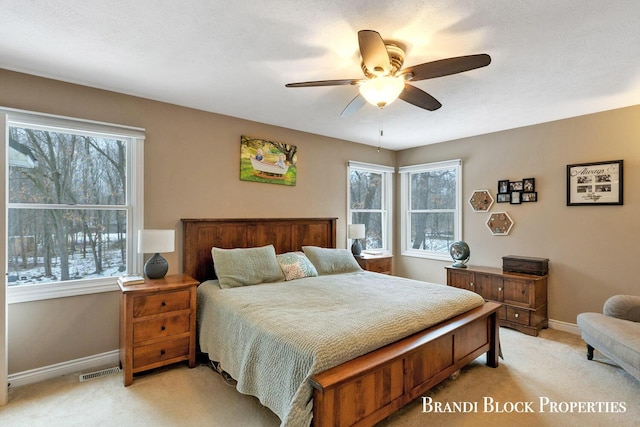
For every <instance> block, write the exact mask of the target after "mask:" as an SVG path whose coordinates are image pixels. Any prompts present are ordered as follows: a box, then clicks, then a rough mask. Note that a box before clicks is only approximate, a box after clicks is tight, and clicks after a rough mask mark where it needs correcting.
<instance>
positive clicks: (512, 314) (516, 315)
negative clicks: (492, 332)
mask: <svg viewBox="0 0 640 427" xmlns="http://www.w3.org/2000/svg"><path fill="white" fill-rule="evenodd" d="M530 316H531V312H530V311H529V310H524V309H521V308H516V307H510V306H507V317H506V319H505V320H507V321H509V322H515V323H520V324H521V325H529V322H530Z"/></svg>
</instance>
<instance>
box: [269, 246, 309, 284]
mask: <svg viewBox="0 0 640 427" xmlns="http://www.w3.org/2000/svg"><path fill="white" fill-rule="evenodd" d="M276 258H277V259H278V264H280V268H281V269H282V272H283V273H284V280H294V279H302V278H305V277H315V276H317V275H318V272H317V271H316V268H315V267H314V266H313V264H312V263H311V261H309V258H307V257H306V256H305V255H304V253H302V252H287V253H284V254H280V255H278V256H277V257H276Z"/></svg>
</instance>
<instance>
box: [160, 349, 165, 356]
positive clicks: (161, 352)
mask: <svg viewBox="0 0 640 427" xmlns="http://www.w3.org/2000/svg"><path fill="white" fill-rule="evenodd" d="M165 353H166V351H164V348H163V349H162V350H160V354H162V355H163V356H164V354H165Z"/></svg>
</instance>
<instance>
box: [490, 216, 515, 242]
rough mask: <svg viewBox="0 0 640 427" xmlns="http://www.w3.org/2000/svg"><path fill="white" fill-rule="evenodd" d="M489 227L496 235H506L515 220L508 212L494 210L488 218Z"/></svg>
mask: <svg viewBox="0 0 640 427" xmlns="http://www.w3.org/2000/svg"><path fill="white" fill-rule="evenodd" d="M487 227H489V230H491V234H493V235H494V236H506V235H507V234H509V231H511V227H513V220H512V219H511V217H510V216H509V214H508V213H506V212H494V213H492V214H491V216H490V217H489V220H487Z"/></svg>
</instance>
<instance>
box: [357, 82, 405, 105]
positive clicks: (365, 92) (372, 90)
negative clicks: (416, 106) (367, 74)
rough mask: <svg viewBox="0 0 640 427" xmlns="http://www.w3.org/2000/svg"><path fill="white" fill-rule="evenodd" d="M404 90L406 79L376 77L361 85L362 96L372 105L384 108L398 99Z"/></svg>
mask: <svg viewBox="0 0 640 427" xmlns="http://www.w3.org/2000/svg"><path fill="white" fill-rule="evenodd" d="M403 89H404V78H402V77H393V76H381V77H374V78H372V79H369V80H367V81H366V82H364V83H363V84H361V85H360V94H361V95H362V96H364V99H366V100H367V102H369V103H370V104H373V105H377V106H378V107H380V108H382V107H384V106H385V105H389V104H391V103H392V102H393V101H395V100H396V99H398V96H399V95H400V92H402V90H403Z"/></svg>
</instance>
